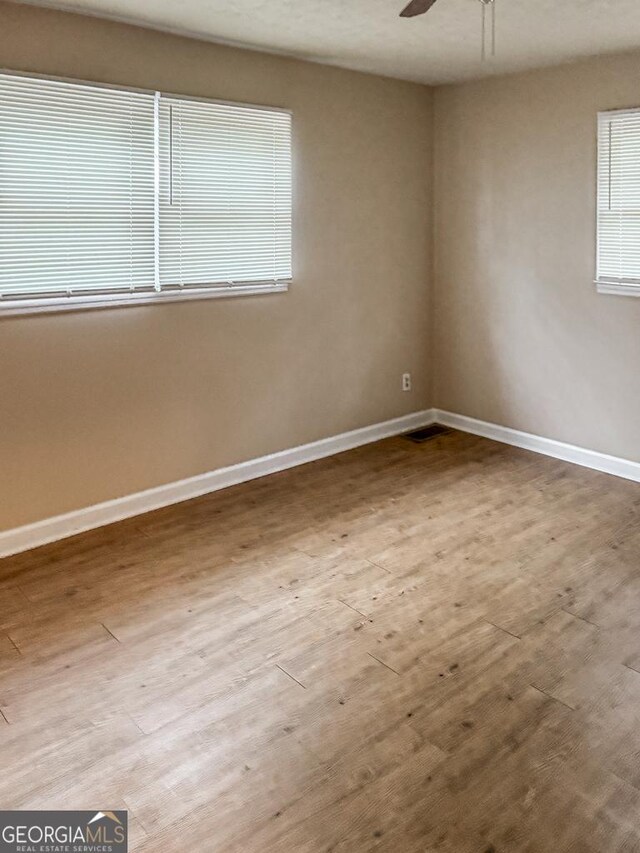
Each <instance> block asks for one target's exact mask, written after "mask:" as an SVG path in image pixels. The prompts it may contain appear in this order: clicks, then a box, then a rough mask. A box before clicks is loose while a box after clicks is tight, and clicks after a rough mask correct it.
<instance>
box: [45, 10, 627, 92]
mask: <svg viewBox="0 0 640 853" xmlns="http://www.w3.org/2000/svg"><path fill="white" fill-rule="evenodd" d="M36 2H37V0H36ZM406 2H408V0H64V2H60V3H58V2H56V0H52V2H49V0H45V2H43V3H42V4H41V5H51V6H57V7H58V8H66V9H71V10H73V11H78V12H85V13H92V14H96V15H100V16H101V17H108V18H116V19H119V20H127V21H131V22H133V23H139V24H143V25H145V26H149V27H156V28H159V29H169V30H173V31H176V32H181V33H185V34H189V35H195V36H198V37H200V38H206V39H210V40H213V41H223V42H232V43H235V44H238V45H241V46H245V47H255V48H260V49H266V50H270V51H275V52H278V53H285V54H288V55H293V56H298V57H300V58H303V59H310V60H314V61H317V62H324V63H327V64H330V65H340V66H342V67H345V68H354V69H357V70H359V71H368V72H373V73H376V74H385V75H388V76H391V77H400V78H403V79H406V80H416V81H418V82H421V83H448V82H454V81H457V80H465V79H472V78H476V77H483V76H487V75H489V74H495V73H504V72H508V71H516V70H520V69H526V68H536V67H540V66H543V65H552V64H555V63H558V62H563V61H566V60H570V59H575V58H578V57H583V56H592V55H594V54H599V53H613V52H617V51H625V50H632V49H635V48H638V46H639V45H640V0H495V3H496V15H497V56H496V57H495V58H491V59H490V60H487V61H486V62H485V63H482V62H481V61H480V27H481V23H480V21H481V4H480V2H479V0H437V3H436V4H435V6H434V7H433V8H432V9H431V11H430V12H428V13H427V14H426V15H423V16H421V17H418V18H400V17H399V12H400V10H401V9H402V6H403V5H404V4H405V3H406Z"/></svg>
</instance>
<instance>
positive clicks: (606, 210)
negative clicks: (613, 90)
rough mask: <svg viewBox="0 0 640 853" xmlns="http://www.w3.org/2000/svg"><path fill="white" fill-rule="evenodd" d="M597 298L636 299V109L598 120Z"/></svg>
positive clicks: (639, 223)
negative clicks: (609, 295) (606, 295)
mask: <svg viewBox="0 0 640 853" xmlns="http://www.w3.org/2000/svg"><path fill="white" fill-rule="evenodd" d="M597 230H598V235H597V238H598V249H597V272H596V283H597V285H598V290H599V291H600V292H601V293H618V294H627V295H633V296H640V109H639V110H614V111H611V112H604V113H600V114H599V115H598V229H597Z"/></svg>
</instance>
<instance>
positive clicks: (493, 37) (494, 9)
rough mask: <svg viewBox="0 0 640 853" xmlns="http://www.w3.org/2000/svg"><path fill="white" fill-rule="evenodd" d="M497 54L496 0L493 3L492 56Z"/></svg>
mask: <svg viewBox="0 0 640 853" xmlns="http://www.w3.org/2000/svg"><path fill="white" fill-rule="evenodd" d="M495 55H496V0H493V2H492V3H491V56H495Z"/></svg>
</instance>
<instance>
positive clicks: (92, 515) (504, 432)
mask: <svg viewBox="0 0 640 853" xmlns="http://www.w3.org/2000/svg"><path fill="white" fill-rule="evenodd" d="M436 422H437V423H439V424H443V425H444V426H449V427H452V428H453V429H458V430H461V431H462V432H468V433H472V434H473V435H479V436H482V437H483V438H490V439H492V440H493V441H499V442H501V443H502V444H510V445H512V446H514V447H521V448H523V449H525V450H532V451H534V452H535V453H542V454H543V455H545V456H553V457H554V458H555V459H562V460H564V461H565V462H573V463H574V464H576V465H582V466H583V467H585V468H592V469H594V470H595V471H603V472H604V473H606V474H613V475H615V476H616V477H623V478H625V479H627V480H634V481H635V482H640V463H639V462H632V461H631V460H629V459H621V458H619V457H617V456H608V455H607V454H606V453H597V452H596V451H594V450H586V449H585V448H584V447H576V446H575V445H573V444H565V443H564V442H562V441H554V440H553V439H550V438H542V437H541V436H539V435H532V434H531V433H528V432H520V431H519V430H516V429H510V428H509V427H504V426H500V425H498V424H492V423H487V422H486V421H479V420H477V419H476V418H469V417H467V416H466V415H456V414H454V413H453V412H445V411H442V410H441V409H425V410H424V411H421V412H414V413H413V414H410V415H405V416H403V417H401V418H394V419H393V420H391V421H384V422H383V423H379V424H373V425H372V426H367V427H362V428H361V429H355V430H352V431H351V432H345V433H342V434H341V435H336V436H332V437H331V438H324V439H321V440H320V441H314V442H312V443H311V444H304V445H302V446H300V447H294V448H292V449H290V450H282V451H280V452H279V453H271V454H270V455H268V456H262V457H260V458H258V459H250V460H249V461H247V462H240V463H238V464H237V465H230V466H229V467H228V468H219V469H218V470H216V471H210V472H208V473H207V474H199V475H198V476H196V477H189V478H188V479H186V480H179V481H177V482H175V483H168V484H167V485H165V486H158V487H156V488H154V489H147V490H146V491H144V492H137V493H135V494H133V495H126V496H125V497H123V498H116V499H115V500H111V501H105V502H104V503H100V504H95V505H94V506H90V507H86V508H85V509H80V510H76V511H75V512H69V513H66V514H65V515H58V516H55V517H54V518H46V519H43V520H42V521H36V522H34V523H33V524H27V525H25V526H24V527H16V528H14V529H13V530H6V531H4V532H0V557H8V556H10V555H11V554H19V553H21V552H22V551H28V550H30V549H31V548H37V547H38V546H40V545H46V544H48V543H50V542H56V541H58V540H59V539H66V538H67V537H69V536H75V535H76V534H77V533H84V532H85V531H87V530H93V529H95V528H97V527H103V526H104V525H106V524H112V523H113V522H115V521H122V520H123V519H125V518H131V517H133V516H136V515H142V514H143V513H145V512H151V511H152V510H154V509H161V508H162V507H166V506H170V505H171V504H176V503H180V502H181V501H186V500H190V499H191V498H197V497H200V496H201V495H205V494H208V493H210V492H216V491H218V490H219V489H225V488H227V487H228V486H234V485H237V484H238V483H244V482H246V481H248V480H254V479H256V478H257V477H264V476H266V475H267V474H274V473H276V472H277V471H284V470H286V469H287V468H293V467H295V466H296V465H304V464H305V463H306V462H313V461H314V460H315V459H322V458H324V457H326V456H333V455H335V454H336V453H342V452H343V451H345V450H351V449H353V448H354V447H361V446H362V445H364V444H370V443H371V442H374V441H379V440H380V439H382V438H389V437H390V436H393V435H400V434H401V433H403V432H408V431H409V430H412V429H418V427H422V426H427V425H428V424H432V423H436Z"/></svg>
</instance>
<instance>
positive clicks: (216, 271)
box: [0, 74, 291, 312]
mask: <svg viewBox="0 0 640 853" xmlns="http://www.w3.org/2000/svg"><path fill="white" fill-rule="evenodd" d="M290 279H291V116H290V114H289V113H288V112H285V111H283V110H274V109H266V108H261V107H249V106H242V105H233V104H225V103H213V102H210V101H199V100H187V99H183V98H176V97H173V96H169V95H164V94H161V93H157V92H156V93H153V92H134V91H127V90H121V89H115V88H102V87H98V86H93V85H88V84H78V83H68V82H61V81H53V80H42V79H37V78H31V77H18V76H13V75H8V74H0V311H2V310H5V311H19V312H23V311H33V310H43V309H46V310H49V309H55V308H60V307H62V308H65V307H66V308H72V307H83V306H90V305H113V304H129V303H133V304H135V303H140V302H145V301H164V300H171V299H175V298H186V297H190V296H203V295H214V296H216V295H229V294H240V293H264V292H273V291H281V290H285V289H286V288H287V285H288V283H289V281H290Z"/></svg>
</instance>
